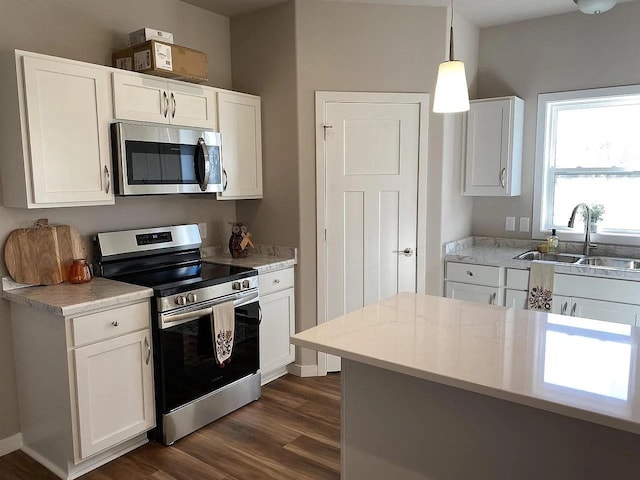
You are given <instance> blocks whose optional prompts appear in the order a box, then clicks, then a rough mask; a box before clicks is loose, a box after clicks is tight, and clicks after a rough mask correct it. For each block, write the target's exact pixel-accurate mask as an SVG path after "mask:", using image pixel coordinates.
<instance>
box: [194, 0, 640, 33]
mask: <svg viewBox="0 0 640 480" xmlns="http://www.w3.org/2000/svg"><path fill="white" fill-rule="evenodd" d="M183 1H184V2H187V3H190V4H192V5H196V6H198V7H201V8H204V9H206V10H210V11H212V12H216V13H219V14H221V15H225V16H227V17H235V16H237V15H242V14H243V13H248V12H252V11H255V10H260V9H262V8H266V7H270V6H272V5H276V4H278V3H284V2H285V1H287V0H183ZM316 1H332V2H345V3H369V4H374V3H378V4H387V5H414V6H415V5H420V6H438V7H442V6H447V5H449V0H316ZM630 1H633V0H618V3H623V2H630ZM455 9H456V12H458V13H459V14H460V15H462V16H463V17H464V18H466V19H467V20H469V21H471V22H473V23H475V24H476V25H478V26H479V27H490V26H494V25H502V24H505V23H512V22H517V21H520V20H529V19H532V18H539V17H546V16H549V15H557V14H560V13H567V12H577V11H578V7H576V5H575V4H574V3H573V0H455Z"/></svg>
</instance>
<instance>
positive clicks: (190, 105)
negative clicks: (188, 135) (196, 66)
mask: <svg viewBox="0 0 640 480" xmlns="http://www.w3.org/2000/svg"><path fill="white" fill-rule="evenodd" d="M216 96H217V95H216V91H215V90H214V89H213V88H210V87H201V86H197V85H180V84H177V83H170V84H169V100H170V103H171V105H170V109H169V111H170V121H171V124H172V125H183V126H185V127H197V128H206V129H209V130H218V119H217V116H216V113H217V110H218V109H217V107H216Z"/></svg>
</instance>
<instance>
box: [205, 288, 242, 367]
mask: <svg viewBox="0 0 640 480" xmlns="http://www.w3.org/2000/svg"><path fill="white" fill-rule="evenodd" d="M235 323H236V322H235V311H234V308H233V300H232V301H229V302H224V303H220V304H218V305H214V306H213V309H212V312H211V332H212V334H213V347H214V352H215V356H216V361H217V362H218V364H219V365H223V364H224V363H225V362H227V361H228V360H229V358H231V353H232V351H233V337H234V333H235ZM227 363H228V362H227Z"/></svg>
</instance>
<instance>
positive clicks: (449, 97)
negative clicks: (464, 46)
mask: <svg viewBox="0 0 640 480" xmlns="http://www.w3.org/2000/svg"><path fill="white" fill-rule="evenodd" d="M468 110H469V89H468V87H467V76H466V74H465V72H464V63H462V62H460V61H458V60H450V61H448V62H442V63H441V64H440V67H439V68H438V80H437V81H436V93H435V98H434V99H433V111H434V112H436V113H454V112H466V111H468Z"/></svg>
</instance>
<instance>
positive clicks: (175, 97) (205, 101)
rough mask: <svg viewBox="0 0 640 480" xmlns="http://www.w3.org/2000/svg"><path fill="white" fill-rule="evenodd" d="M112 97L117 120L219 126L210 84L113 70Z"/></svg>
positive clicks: (213, 94)
mask: <svg viewBox="0 0 640 480" xmlns="http://www.w3.org/2000/svg"><path fill="white" fill-rule="evenodd" d="M113 99H114V100H113V107H114V117H115V118H116V119H117V120H133V121H140V122H153V123H166V124H170V125H177V126H184V127H195V128H206V129H208V130H217V129H218V123H217V117H216V110H217V108H216V90H215V89H214V88H211V87H205V86H200V85H192V84H187V83H184V82H170V81H167V80H161V79H158V78H154V77H151V76H149V75H142V74H131V73H125V72H122V73H121V72H114V73H113Z"/></svg>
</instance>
